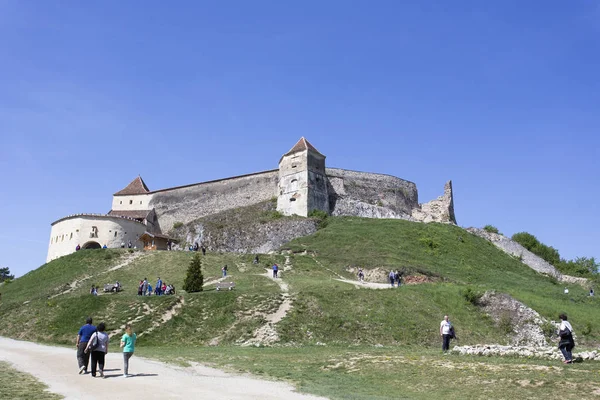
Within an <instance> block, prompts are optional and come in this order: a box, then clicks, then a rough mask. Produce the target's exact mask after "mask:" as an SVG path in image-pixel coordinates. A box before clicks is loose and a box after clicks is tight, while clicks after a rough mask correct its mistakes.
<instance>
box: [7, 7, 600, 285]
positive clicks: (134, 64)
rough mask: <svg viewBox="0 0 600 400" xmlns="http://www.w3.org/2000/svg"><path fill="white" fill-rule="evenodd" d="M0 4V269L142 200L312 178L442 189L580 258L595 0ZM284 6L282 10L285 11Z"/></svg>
mask: <svg viewBox="0 0 600 400" xmlns="http://www.w3.org/2000/svg"><path fill="white" fill-rule="evenodd" d="M92 3H93V2H84V1H53V2H51V1H27V0H0V54H1V55H2V56H1V58H0V60H1V62H0V167H1V169H2V172H3V173H2V178H1V179H0V266H7V267H9V268H10V269H11V270H12V271H13V272H15V273H16V274H17V275H21V274H23V273H25V272H26V271H28V270H31V269H33V268H36V267H38V266H39V265H41V264H42V263H43V262H44V260H45V256H46V252H47V247H48V240H49V234H50V223H51V222H53V221H54V220H56V219H58V218H60V217H62V216H65V215H68V214H73V213H80V212H97V213H105V212H108V211H109V209H110V206H111V195H112V193H114V192H116V191H118V190H119V189H121V188H123V187H124V186H125V185H127V183H129V182H130V181H131V180H132V179H133V178H134V177H135V176H137V174H141V175H142V177H143V178H144V180H145V181H146V183H147V184H148V185H149V187H150V189H151V190H152V189H160V188H165V187H170V186H174V185H182V184H188V183H194V182H201V181H205V180H210V179H217V178H222V177H228V176H231V175H236V174H244V173H250V172H255V171H260V170H267V169H274V168H277V162H278V160H279V157H280V156H281V154H283V153H284V152H286V151H287V150H288V149H289V148H290V147H291V146H293V145H294V143H295V142H296V141H297V140H298V139H299V138H300V137H301V136H306V137H307V138H308V139H309V140H310V141H311V142H312V143H313V144H314V145H315V146H316V147H317V148H318V149H319V150H320V151H321V152H322V153H324V154H325V155H326V156H327V164H328V166H331V167H340V168H347V169H356V170H361V171H371V172H381V173H387V174H391V175H395V176H398V177H401V178H404V179H408V180H411V181H413V182H415V183H417V186H418V188H419V198H420V201H421V202H425V201H429V200H431V199H433V198H434V197H437V196H439V195H440V194H441V193H442V190H443V184H444V182H445V181H446V180H448V179H452V180H453V182H454V189H455V203H456V216H457V219H458V223H459V224H460V225H461V226H483V225H485V224H493V225H496V226H498V228H499V229H500V230H501V231H502V232H503V233H505V234H507V235H512V234H513V233H515V232H519V231H528V232H531V233H533V234H535V235H536V236H537V237H538V238H539V239H540V240H541V241H543V242H544V243H546V244H549V245H552V246H554V247H556V248H557V249H559V251H560V253H561V255H562V256H563V257H566V258H574V257H576V256H595V257H596V258H597V259H598V258H600V250H599V249H598V240H599V239H600V235H599V234H598V227H599V226H600V217H599V214H600V208H599V203H600V200H599V199H600V189H599V187H598V176H599V173H600V167H599V165H600V162H599V160H598V156H599V147H600V139H599V136H598V133H599V128H600V113H599V110H600V79H599V74H600V40H598V39H599V36H600V2H598V1H597V0H594V1H592V0H588V1H583V0H582V1H562V0H561V1H559V0H554V1H552V0H550V1H548V0H546V1H527V2H523V1H507V0H502V1H500V0H498V1H485V2H483V1H456V2H448V1H429V2H426V1H413V2H411V3H412V4H406V3H407V2H401V1H395V0H394V1H353V2H348V1H302V2H287V1H237V2H232V1H220V2H202V1H175V2H164V1H102V2H95V3H94V4H92ZM292 3H294V4H293V5H292Z"/></svg>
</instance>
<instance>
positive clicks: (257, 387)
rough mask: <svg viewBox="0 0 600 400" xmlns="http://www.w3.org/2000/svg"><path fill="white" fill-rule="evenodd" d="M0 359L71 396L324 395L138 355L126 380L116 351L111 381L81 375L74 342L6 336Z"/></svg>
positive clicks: (298, 398)
mask: <svg viewBox="0 0 600 400" xmlns="http://www.w3.org/2000/svg"><path fill="white" fill-rule="evenodd" d="M111 346H112V350H115V351H116V349H117V348H118V347H117V346H116V345H115V344H114V343H113V344H111ZM110 350H111V348H109V351H110ZM0 360H4V361H8V362H10V363H11V364H13V366H14V368H16V369H18V370H20V371H24V372H27V373H29V374H32V375H33V376H35V377H36V378H38V379H39V380H40V381H42V382H44V383H45V384H47V385H48V386H49V387H50V389H49V390H50V391H51V392H54V393H58V394H61V395H63V396H65V398H66V399H80V400H87V399H102V400H105V399H107V398H111V399H127V400H131V399H136V398H143V399H144V400H146V399H161V400H164V399H201V398H206V399H232V400H234V399H256V400H258V399H261V400H263V399H264V400H269V399H289V400H318V399H324V398H323V397H315V396H309V395H301V394H298V393H296V392H294V389H293V387H291V386H290V385H288V384H285V383H278V382H272V381H264V380H259V379H255V378H250V377H248V376H239V375H234V374H229V373H226V372H223V371H220V370H217V369H214V368H208V367H204V366H200V365H198V364H196V365H194V366H193V367H190V368H180V367H175V366H171V365H167V364H164V363H161V362H158V361H151V360H148V359H144V358H140V357H136V356H134V357H133V358H132V359H131V360H130V362H129V368H130V370H129V372H130V373H132V374H134V376H133V377H130V378H123V377H122V376H121V375H122V373H123V370H122V368H123V357H122V354H121V353H117V352H113V353H109V354H108V355H107V362H106V367H105V368H106V370H105V373H106V376H107V379H100V378H91V375H89V374H88V375H78V374H77V360H76V356H75V346H73V349H68V348H63V347H53V346H45V345H39V344H36V343H31V342H23V341H17V340H13V339H8V338H3V337H0ZM140 393H143V395H141V396H140Z"/></svg>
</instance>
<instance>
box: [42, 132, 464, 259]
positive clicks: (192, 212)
mask: <svg viewBox="0 0 600 400" xmlns="http://www.w3.org/2000/svg"><path fill="white" fill-rule="evenodd" d="M274 198H277V209H278V210H280V211H281V212H282V213H283V214H284V215H292V214H298V215H301V216H306V215H307V214H308V213H310V211H311V210H313V209H317V210H322V211H325V212H327V213H328V214H330V215H334V216H358V217H366V218H401V219H408V220H412V221H421V222H444V223H456V219H455V217H454V208H453V195H452V185H451V183H450V182H448V183H447V184H446V187H445V192H444V195H443V196H441V197H439V198H438V199H435V200H433V201H431V202H429V203H425V204H419V201H418V192H417V186H416V185H415V184H414V183H413V182H409V181H406V180H403V179H400V178H397V177H394V176H390V175H385V174H376V173H367V172H358V171H350V170H345V169H340V168H326V166H325V156H324V155H322V154H321V153H319V152H318V151H317V150H316V149H315V148H314V147H313V146H312V145H311V144H310V143H308V141H306V139H304V138H302V139H300V141H299V142H298V143H297V144H296V145H295V146H294V147H293V148H292V150H290V151H289V152H288V153H286V154H285V155H284V156H282V158H281V160H280V163H279V168H278V169H275V170H270V171H264V172H258V173H253V174H248V175H241V176H237V177H231V178H226V179H220V180H214V181H209V182H203V183H197V184H191V185H186V186H179V187H173V188H168V189H161V190H155V191H150V190H149V189H148V188H147V187H146V185H145V183H144V182H143V180H142V179H141V177H138V178H136V179H135V180H134V181H133V182H132V183H130V184H129V185H128V186H127V187H126V188H125V189H123V190H121V191H120V192H117V193H115V195H114V196H113V201H112V209H111V211H110V215H94V214H80V215H78V216H71V217H66V218H62V219H59V220H58V221H55V222H54V223H53V224H52V232H51V240H50V244H49V249H48V257H47V258H48V261H49V260H52V259H54V258H56V257H60V256H62V255H66V254H70V253H72V252H73V251H75V246H77V244H79V245H81V246H84V245H85V244H86V243H87V242H89V241H90V239H97V240H96V242H98V243H99V244H100V245H101V246H103V245H104V244H106V245H107V246H108V247H119V246H120V244H121V242H122V241H125V242H126V243H127V242H128V241H129V240H131V241H132V242H134V243H135V245H136V246H138V247H141V243H140V242H139V241H138V238H139V236H140V235H141V234H143V233H144V232H145V231H148V232H150V233H154V234H168V233H169V232H170V231H172V230H173V227H174V224H175V223H182V224H187V223H190V222H192V221H194V220H196V219H198V218H202V217H205V216H208V215H213V214H216V213H220V212H223V211H227V210H231V209H236V208H240V207H245V206H250V205H254V204H257V203H260V202H264V201H268V200H271V199H274ZM122 217H127V218H122ZM92 227H96V230H97V235H98V237H97V238H90V230H91V229H92ZM125 232H126V233H125ZM115 234H116V236H115ZM63 235H66V236H68V237H69V239H68V241H67V239H63ZM57 238H59V239H58V241H57Z"/></svg>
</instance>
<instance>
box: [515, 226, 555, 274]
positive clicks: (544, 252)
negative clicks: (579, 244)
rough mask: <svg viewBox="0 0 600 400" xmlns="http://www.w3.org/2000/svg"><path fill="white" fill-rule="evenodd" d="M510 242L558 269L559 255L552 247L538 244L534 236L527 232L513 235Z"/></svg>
mask: <svg viewBox="0 0 600 400" xmlns="http://www.w3.org/2000/svg"><path fill="white" fill-rule="evenodd" d="M512 240H514V241H515V242H517V243H519V244H520V245H521V246H523V247H525V248H526V249H527V250H529V251H531V252H532V253H533V254H535V255H537V256H538V257H541V258H542V259H544V260H546V261H547V262H549V263H550V264H552V265H554V266H555V267H558V265H559V263H560V254H559V253H558V250H556V249H555V248H554V247H551V246H546V245H545V244H543V243H542V242H540V241H539V240H538V239H537V238H536V237H535V236H533V235H532V234H531V233H527V232H519V233H515V234H514V235H513V236H512Z"/></svg>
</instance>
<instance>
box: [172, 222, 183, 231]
mask: <svg viewBox="0 0 600 400" xmlns="http://www.w3.org/2000/svg"><path fill="white" fill-rule="evenodd" d="M182 226H183V222H179V221H178V222H175V223H174V224H173V229H179V228H181V227H182Z"/></svg>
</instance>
